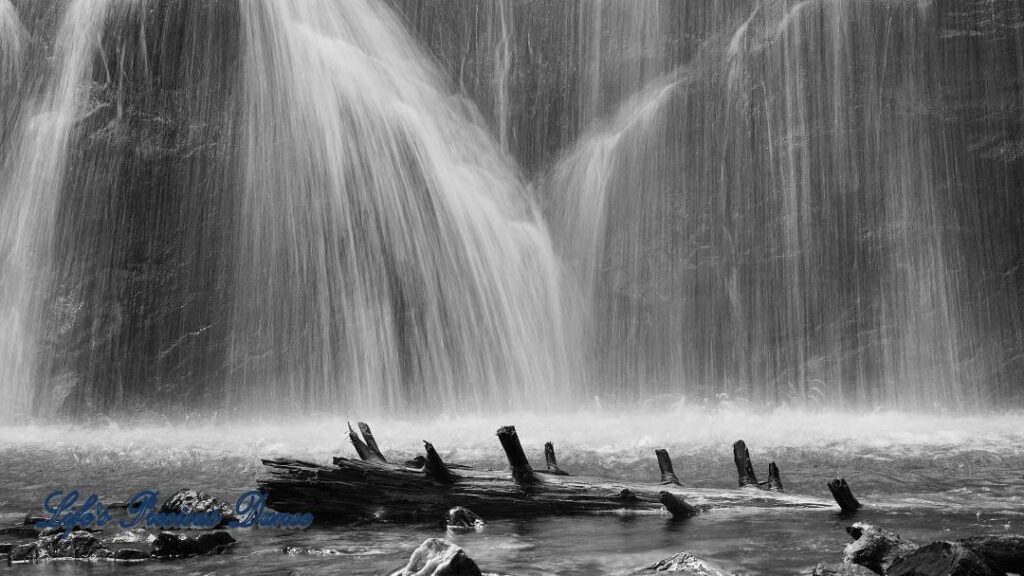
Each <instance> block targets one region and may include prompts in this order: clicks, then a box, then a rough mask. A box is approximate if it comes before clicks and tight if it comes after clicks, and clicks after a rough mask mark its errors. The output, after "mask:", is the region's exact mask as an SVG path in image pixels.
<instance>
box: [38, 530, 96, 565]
mask: <svg viewBox="0 0 1024 576" xmlns="http://www.w3.org/2000/svg"><path fill="white" fill-rule="evenodd" d="M36 544H37V545H38V550H39V558H40V559H42V558H54V559H58V558H89V557H91V556H93V555H95V554H96V553H97V552H98V551H100V550H103V549H104V548H105V546H103V544H102V543H101V542H100V541H99V540H98V539H96V536H93V534H92V533H91V532H86V531H85V530H75V531H74V532H72V533H71V534H68V535H67V537H64V535H63V533H61V534H54V535H53V536H47V537H45V538H40V539H39V540H38V541H37V542H36Z"/></svg>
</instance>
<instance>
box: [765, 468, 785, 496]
mask: <svg viewBox="0 0 1024 576" xmlns="http://www.w3.org/2000/svg"><path fill="white" fill-rule="evenodd" d="M768 490H770V491H772V492H785V490H784V489H783V488H782V477H781V476H779V467H778V466H777V465H776V464H775V462H772V463H770V464H768Z"/></svg>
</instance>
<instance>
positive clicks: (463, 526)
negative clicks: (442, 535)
mask: <svg viewBox="0 0 1024 576" xmlns="http://www.w3.org/2000/svg"><path fill="white" fill-rule="evenodd" d="M483 527H484V519H483V518H481V517H479V516H477V515H476V513H475V512H473V511H472V510H470V509H469V508H463V507H462V506H456V507H455V508H452V509H451V510H449V511H448V528H449V529H450V530H483Z"/></svg>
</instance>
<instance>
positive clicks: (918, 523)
mask: <svg viewBox="0 0 1024 576" xmlns="http://www.w3.org/2000/svg"><path fill="white" fill-rule="evenodd" d="M371 422H372V424H373V426H374V431H375V433H376V436H377V438H378V441H379V442H380V443H381V448H382V450H383V451H384V453H385V454H386V455H387V456H388V457H389V459H392V460H395V461H400V460H402V459H404V458H408V457H411V456H413V455H415V454H417V453H418V446H419V445H420V441H421V440H422V439H423V438H426V439H429V440H430V441H431V442H433V443H434V444H435V446H437V447H438V449H439V450H440V452H441V454H442V456H443V457H444V458H445V460H447V461H449V462H469V463H473V464H476V465H479V466H483V467H495V468H501V467H503V466H504V465H505V463H504V455H503V454H502V453H501V450H500V447H499V446H498V442H497V439H496V438H494V435H493V434H494V430H495V429H496V428H497V427H498V426H499V425H501V424H505V423H510V422H515V423H516V424H517V427H518V429H519V430H520V435H521V436H522V438H523V442H524V445H525V447H526V449H527V453H528V455H529V456H530V457H531V458H532V459H533V460H534V462H535V463H536V462H537V460H538V458H541V456H540V447H541V445H542V444H543V442H544V441H545V440H549V439H550V440H552V441H554V443H555V445H556V447H557V450H558V453H559V465H560V466H562V467H563V468H565V469H566V470H570V471H572V472H573V473H577V474H592V475H600V476H607V477H611V478H617V479H620V480H632V481H655V480H656V479H657V476H658V468H657V462H656V460H655V458H654V449H655V448H658V447H665V448H667V449H668V450H669V451H670V453H671V454H672V456H673V459H674V461H675V469H676V473H677V474H678V476H679V478H680V481H681V482H682V483H683V484H684V486H690V487H699V488H730V487H733V486H735V482H736V470H735V467H734V466H733V462H732V456H731V448H730V446H731V443H732V441H733V440H735V439H736V438H740V437H742V438H744V439H746V440H747V442H748V445H749V446H750V449H751V455H752V457H753V460H754V463H755V467H756V468H757V471H758V472H759V473H763V469H764V468H766V466H767V462H768V461H769V459H773V460H775V461H776V462H778V464H779V466H780V467H781V469H782V479H783V482H784V483H785V485H786V488H787V491H789V492H790V493H794V494H806V495H810V496H815V497H818V498H825V499H827V498H828V491H827V489H826V488H825V481H826V480H827V479H829V478H832V477H835V476H844V477H846V478H847V479H848V480H849V482H850V484H851V486H852V487H853V489H854V490H855V492H856V494H857V496H858V498H860V499H861V500H862V501H863V502H864V503H865V504H866V506H867V508H866V509H865V510H864V511H863V512H861V513H860V514H858V515H857V520H860V521H870V522H876V523H879V524H881V525H883V526H886V527H888V528H890V529H892V530H896V531H898V532H900V533H901V534H902V535H903V536H904V537H907V538H911V539H917V540H921V541H930V540H934V539H941V538H951V537H956V536H959V535H966V534H981V533H986V534H987V533H995V534H1000V533H1020V532H1021V530H1022V526H1024V492H1022V490H1021V486H1022V480H1021V478H1022V475H1024V449H1022V448H1021V445H1022V442H1024V430H1022V429H1021V427H1020V417H1019V416H1018V415H1012V416H987V417H978V418H965V417H959V418H951V417H938V416H908V415H906V414H896V413H878V414H873V415H864V416H859V417H851V416H843V415H839V414H809V413H799V412H780V413H776V414H772V415H764V416H762V415H758V414H752V413H750V412H747V411H745V410H740V409H727V408H726V409H720V410H715V411H702V410H700V409H696V408H694V407H680V408H679V409H678V410H676V411H673V412H669V413H654V414H651V413H650V412H649V411H645V412H642V413H640V412H637V413H618V414H615V415H607V414H602V413H599V412H593V411H588V412H581V413H574V414H567V415H564V416H563V417H559V418H550V417H538V416H533V415H529V414H510V415H507V416H505V417H503V419H501V420H495V419H492V418H490V417H487V418H485V417H480V418H458V417H450V418H449V417H444V416H442V417H441V418H440V419H436V420H435V419H428V420H422V419H416V420H374V421H371ZM344 430H345V428H344V421H343V420H341V419H338V418H320V419H315V420H310V421H306V422H302V423H297V424H293V425H273V424H265V423H263V424H258V423H252V424H212V423H196V424H192V425H176V426H172V425H168V424H156V425H154V424H151V423H145V422H139V423H136V424H134V425H132V426H124V427H121V426H116V425H114V424H112V423H111V424H97V425H96V426H94V427H91V428H83V427H61V426H52V425H46V426H38V427H37V426H33V427H17V428H13V429H11V428H4V429H2V436H0V437H2V438H3V442H2V444H0V459H2V461H3V462H4V467H3V468H2V469H0V486H3V491H2V492H0V500H2V508H0V512H13V511H19V512H26V511H33V512H40V511H41V510H40V506H41V499H42V497H43V496H44V495H45V494H48V493H49V492H50V491H51V490H53V489H58V488H61V487H66V486H74V487H77V488H78V489H80V490H82V491H83V492H90V493H91V492H92V491H95V492H96V493H97V494H99V495H100V496H101V497H102V498H104V499H105V500H107V501H115V500H124V499H125V498H127V497H128V495H129V494H130V493H134V492H135V491H137V490H140V489H145V488H158V489H160V490H161V493H162V494H165V495H169V494H170V493H171V492H173V491H175V490H177V489H179V488H182V487H186V486H189V487H202V488H204V489H206V490H209V491H210V492H212V493H214V494H215V495H218V496H221V497H223V498H225V499H227V500H233V499H234V498H235V497H236V496H237V495H238V494H240V493H242V492H243V491H245V490H248V489H251V488H252V487H253V486H254V480H255V478H256V477H257V476H259V475H260V473H261V470H260V465H259V458H260V457H267V456H295V457H299V458H303V459H307V460H312V461H315V462H329V461H330V458H331V456H335V455H344V456H349V457H353V456H354V453H353V451H352V448H351V446H350V445H349V444H348V442H347V439H346V438H345V434H344ZM684 492H685V489H684ZM850 522H851V520H849V519H843V518H841V517H840V516H839V515H838V510H837V509H835V508H831V509H819V510H801V509H757V508H750V509H742V508H738V509H714V510H711V511H709V512H706V513H704V514H702V515H700V516H697V517H696V518H692V519H690V520H687V521H684V522H674V521H672V520H671V518H670V517H669V516H668V515H666V514H664V513H659V514H638V515H618V514H615V515H600V516H583V517H572V518H565V517H551V518H540V519H536V520H525V521H500V520H495V521H489V522H488V524H487V525H486V527H485V528H484V530H483V531H482V532H479V533H475V532H471V533H468V534H458V535H452V537H453V538H454V540H455V541H456V542H457V543H458V544H459V545H461V546H463V547H464V548H465V549H466V551H467V553H468V554H470V556H471V557H472V558H474V559H475V560H476V561H477V562H478V564H479V565H480V566H481V568H482V569H483V570H484V571H485V572H493V573H499V574H510V575H519V576H525V575H548V574H561V575H584V574H586V575H601V574H615V573H622V572H628V571H629V570H632V569H636V568H639V567H641V566H645V565H647V564H651V563H653V562H655V561H657V560H660V559H661V558H664V557H668V556H671V555H672V554H674V553H676V552H679V551H681V550H686V551H689V552H691V553H693V554H697V555H700V556H703V557H705V558H707V559H711V560H714V561H716V562H718V563H719V564H721V565H722V566H724V567H725V568H727V569H729V570H734V571H748V572H750V573H753V574H780V575H782V574H785V575H795V574H797V573H799V572H800V571H801V570H804V569H807V568H809V567H812V566H813V565H814V564H816V563H817V562H819V561H836V560H838V559H839V558H840V556H841V554H842V548H843V547H844V546H845V545H846V544H847V543H848V542H849V541H850V538H849V536H848V535H847V534H846V532H845V531H844V530H843V528H844V527H845V526H846V525H848V524H849V523H850ZM233 533H234V534H235V536H236V537H237V538H238V540H239V544H238V545H237V546H236V547H235V549H234V550H233V551H232V552H231V553H230V554H228V555H224V556H217V557H210V558H201V559H192V560H185V561H181V562H170V563H155V564H148V565H136V566H132V567H130V568H125V567H122V566H114V565H112V564H108V563H103V562H100V563H90V564H89V565H88V568H87V570H88V572H89V573H107V572H111V573H113V572H116V573H119V574H120V573H123V572H124V571H125V570H131V571H138V572H140V573H169V574H170V573H175V574H177V573H182V571H184V572H188V573H197V574H200V573H201V574H211V573H212V574H237V573H242V572H244V573H252V574H325V575H326V574H368V575H370V574H373V575H381V574H384V573H386V572H387V571H388V570H391V569H394V568H396V567H398V566H400V565H402V564H403V563H404V562H405V561H406V560H407V559H408V555H409V554H410V553H411V551H412V549H413V548H415V546H416V545H418V544H419V543H420V542H421V541H422V540H423V539H424V538H427V537H433V536H444V534H445V532H444V528H443V527H442V524H441V522H440V519H437V520H434V521H428V520H425V521H424V522H423V523H421V524H413V525H380V524H376V525H375V524H355V525H347V526H346V525H343V526H335V527H314V528H312V529H309V530H305V531H301V532H280V531H273V530H236V531H234V532H233ZM286 546H300V547H318V548H328V549H332V550H336V551H340V552H343V555H335V556H301V555H300V556H292V555H287V554H284V553H283V552H282V550H283V549H284V547H286ZM18 570H19V572H21V573H31V574H51V573H60V574H65V573H70V572H78V571H82V570H86V567H85V566H82V565H80V564H78V565H76V566H62V565H60V564H54V563H49V564H43V565H38V566H31V565H28V566H26V565H21V566H19V567H18Z"/></svg>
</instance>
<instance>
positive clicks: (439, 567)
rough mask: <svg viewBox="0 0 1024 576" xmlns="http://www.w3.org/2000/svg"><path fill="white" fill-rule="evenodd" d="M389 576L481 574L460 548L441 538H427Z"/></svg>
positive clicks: (471, 575) (468, 575)
mask: <svg viewBox="0 0 1024 576" xmlns="http://www.w3.org/2000/svg"><path fill="white" fill-rule="evenodd" d="M391 576H481V573H480V568H479V567H478V566H477V565H476V562H474V561H473V559H472V558H470V557H469V556H467V555H466V553H465V551H463V550H462V548H459V547H458V546H456V545H455V544H452V543H451V542H449V541H447V540H442V539H441V538H429V539H427V540H425V541H424V542H423V544H420V547H419V548H417V549H416V550H415V551H413V553H412V556H410V557H409V563H408V564H406V565H405V567H404V568H402V569H401V570H399V571H397V572H394V573H393V574H392V575H391Z"/></svg>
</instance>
